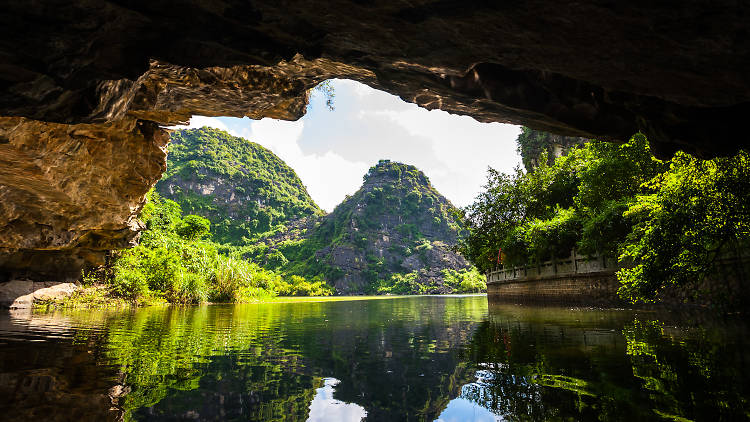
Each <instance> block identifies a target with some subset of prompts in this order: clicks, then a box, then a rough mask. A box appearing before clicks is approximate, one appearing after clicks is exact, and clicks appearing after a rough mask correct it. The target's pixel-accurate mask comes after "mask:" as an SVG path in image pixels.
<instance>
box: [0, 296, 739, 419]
mask: <svg viewBox="0 0 750 422" xmlns="http://www.w3.org/2000/svg"><path fill="white" fill-rule="evenodd" d="M670 318H672V319H670ZM747 333H748V330H747V326H746V325H744V324H742V323H736V322H732V321H721V322H720V323H718V324H717V323H715V322H712V320H710V319H707V320H704V321H698V322H695V323H693V322H686V320H685V319H682V318H679V317H676V318H675V317H672V316H670V315H657V314H654V313H637V312H633V311H618V310H612V311H607V310H594V309H560V308H540V307H516V306H502V307H491V308H490V312H489V316H488V315H487V302H486V299H485V298H484V297H474V298H471V297H469V298H445V297H416V298H406V299H382V300H368V301H351V302H331V303H298V304H271V305H246V306H204V307H187V308H179V307H170V308H147V309H140V310H137V311H133V312H91V311H88V312H78V313H75V312H74V313H70V312H66V313H63V314H53V315H30V316H27V317H25V318H24V319H15V320H8V319H7V318H2V317H0V342H4V344H2V347H0V412H2V413H0V414H3V415H18V416H19V418H20V419H24V418H27V419H28V418H32V417H38V415H45V416H49V417H48V418H47V419H50V418H56V419H57V420H70V419H78V418H79V417H89V418H90V419H89V420H104V419H106V418H107V416H110V417H111V418H110V419H112V418H118V417H119V418H125V419H128V418H132V419H135V420H143V419H149V420H174V419H188V418H190V419H198V420H305V419H307V418H308V417H311V418H313V419H314V418H315V417H317V416H320V415H321V414H328V416H330V414H331V413H333V412H335V414H336V415H338V416H340V417H343V415H349V416H352V417H354V418H356V417H357V416H361V415H362V414H363V413H364V412H366V413H367V420H370V421H380V420H433V419H435V418H438V417H440V418H441V419H442V420H444V421H451V420H472V418H478V420H479V419H480V418H481V420H492V419H494V418H505V419H510V420H548V419H554V420H622V419H628V420H663V418H665V417H666V418H671V419H679V418H687V419H697V420H704V419H716V420H740V419H748V415H749V414H750V405H748V400H747V399H746V397H750V394H748V393H749V392H750V384H749V382H748V380H749V379H750V377H748V376H749V375H750V367H748V365H747V362H750V359H748V351H750V348H748V347H747V345H746V343H747V338H748V336H747ZM34 339H36V340H44V341H43V342H30V341H28V340H34ZM19 340H21V341H19ZM110 407H112V408H113V409H114V411H113V412H109V409H110ZM52 409H54V411H53V410H52ZM326 411H327V412H328V413H326ZM50 415H51V416H50ZM83 420H85V418H84V419H83Z"/></svg>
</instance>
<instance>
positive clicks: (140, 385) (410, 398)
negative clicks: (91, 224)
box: [0, 297, 486, 420]
mask: <svg viewBox="0 0 750 422" xmlns="http://www.w3.org/2000/svg"><path fill="white" fill-rule="evenodd" d="M485 312H486V299H485V298H484V297H473V298H461V299H458V298H406V299H382V300H374V301H355V302H338V303H300V304H293V305H292V304H289V305H285V304H274V305H248V306H234V307H233V306H209V307H193V308H149V309H142V310H138V311H136V312H134V313H132V314H129V313H125V314H123V313H115V314H105V313H98V314H97V313H93V314H81V315H78V316H80V317H83V318H86V319H89V318H91V317H92V315H95V316H94V318H99V319H98V321H97V323H96V325H97V326H98V328H99V329H100V330H101V332H102V335H103V337H101V338H98V339H97V340H96V341H94V344H92V345H91V346H92V347H93V348H94V349H97V353H96V356H98V359H97V361H96V364H97V365H110V368H112V369H113V370H112V372H111V376H112V378H113V379H121V380H122V382H123V383H124V384H125V385H126V386H127V388H128V390H129V394H127V395H126V396H125V397H123V398H121V400H120V405H121V406H122V407H123V409H124V410H125V412H126V415H129V416H132V417H134V418H135V419H150V420H160V419H164V420H166V419H174V418H175V417H177V418H198V419H202V420H239V419H242V420H304V419H305V418H306V417H307V416H308V414H309V411H310V404H311V402H312V401H313V398H314V396H315V393H316V388H321V387H324V386H323V385H322V383H323V380H322V379H323V378H325V377H333V378H336V379H337V380H339V383H338V384H337V385H336V386H335V387H333V386H331V387H332V388H333V391H334V393H333V394H334V398H335V399H336V400H339V401H341V402H343V403H352V404H356V405H357V406H361V407H362V408H364V409H365V410H366V412H367V416H368V420H400V419H403V418H407V419H420V420H421V419H426V420H432V419H434V418H435V417H437V415H438V414H439V413H440V411H441V410H442V409H443V408H444V407H445V404H446V403H447V402H448V401H449V400H450V399H451V398H453V397H455V396H456V395H457V394H458V392H459V388H460V386H461V385H462V384H465V383H466V382H468V381H470V377H471V375H472V374H473V372H472V371H470V370H468V367H467V366H466V365H465V364H462V363H461V360H462V357H461V354H460V352H461V350H462V345H463V344H466V343H467V342H468V341H469V339H470V338H471V335H472V332H473V329H474V327H475V326H476V323H477V321H480V320H481V319H483V317H484V315H485ZM97 315H98V316H97ZM66 318H68V320H67V321H68V322H69V323H70V324H72V325H84V326H85V325H86V321H84V320H81V319H76V318H77V316H71V315H68V316H66ZM73 331H75V330H73ZM97 331H98V330H97ZM0 354H2V353H1V352H0ZM67 364H71V363H67ZM114 368H117V369H116V370H114Z"/></svg>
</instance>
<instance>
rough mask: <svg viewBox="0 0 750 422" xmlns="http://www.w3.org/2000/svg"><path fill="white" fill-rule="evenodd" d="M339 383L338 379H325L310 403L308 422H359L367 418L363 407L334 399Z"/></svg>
mask: <svg viewBox="0 0 750 422" xmlns="http://www.w3.org/2000/svg"><path fill="white" fill-rule="evenodd" d="M339 382H340V381H339V380H337V379H336V378H324V379H323V386H322V387H320V388H318V389H317V390H315V398H313V401H312V403H310V415H309V416H308V417H307V422H327V421H340V422H359V421H361V420H362V419H364V418H365V417H366V416H367V411H366V410H365V409H364V408H363V407H362V406H360V405H357V404H354V403H344V402H342V401H340V400H336V399H334V398H333V388H334V387H335V386H336V385H337V384H338V383H339Z"/></svg>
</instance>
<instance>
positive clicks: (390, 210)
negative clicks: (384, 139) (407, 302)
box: [256, 160, 470, 294]
mask: <svg viewBox="0 0 750 422" xmlns="http://www.w3.org/2000/svg"><path fill="white" fill-rule="evenodd" d="M454 211H455V208H454V207H453V205H452V204H451V203H450V202H449V201H448V200H447V199H445V197H444V196H442V195H440V193H438V192H437V191H436V190H435V188H433V187H432V185H430V182H429V180H428V179H427V177H426V176H425V175H424V174H423V173H422V172H421V171H419V170H417V169H416V168H415V167H413V166H410V165H405V164H400V163H394V162H390V161H387V160H383V161H380V162H379V163H378V164H377V165H376V166H374V167H372V168H371V169H370V171H369V172H368V174H367V175H366V176H365V178H364V183H363V184H362V187H361V188H360V189H359V190H358V191H357V192H356V193H354V194H353V195H351V196H349V197H347V198H346V199H345V200H344V202H342V203H341V204H339V205H338V206H337V207H336V209H334V210H333V212H332V213H330V214H328V215H326V216H325V217H322V218H320V219H318V220H317V221H314V220H310V219H308V220H305V221H304V222H302V223H301V224H298V225H296V226H294V225H293V226H292V227H291V228H290V230H289V231H287V232H286V233H282V234H279V235H277V236H276V237H275V238H272V239H268V244H269V246H270V247H271V250H277V251H279V252H281V253H282V254H283V255H284V256H285V258H286V259H288V260H289V261H290V266H289V267H287V268H286V269H287V270H291V271H292V272H294V271H295V269H296V270H297V271H299V272H304V273H306V275H314V274H311V273H310V272H311V271H316V269H317V270H318V271H320V270H321V269H322V271H320V272H322V273H323V274H324V276H325V278H326V279H327V280H328V282H329V283H331V284H332V285H334V287H335V288H336V291H337V292H339V293H344V294H361V293H375V292H376V291H377V290H376V289H377V286H378V285H381V284H382V285H388V284H389V283H392V280H391V275H393V274H402V275H403V274H409V273H412V274H414V276H416V279H415V282H416V283H418V284H420V285H422V286H425V293H451V292H452V291H453V287H451V286H448V285H447V284H445V280H444V277H443V274H442V272H441V271H442V270H444V269H452V270H463V269H468V268H470V264H469V263H468V262H467V261H466V260H465V259H464V257H463V256H461V255H459V254H458V253H456V252H454V251H453V250H452V247H453V246H454V245H455V244H456V241H457V239H458V236H459V234H460V232H461V227H460V226H459V224H458V223H457V221H456V219H455V218H454V216H453V212H454ZM298 242H302V244H301V245H300V244H299V243H298ZM256 259H257V258H256ZM295 267H297V268H295ZM315 275H316V274H315Z"/></svg>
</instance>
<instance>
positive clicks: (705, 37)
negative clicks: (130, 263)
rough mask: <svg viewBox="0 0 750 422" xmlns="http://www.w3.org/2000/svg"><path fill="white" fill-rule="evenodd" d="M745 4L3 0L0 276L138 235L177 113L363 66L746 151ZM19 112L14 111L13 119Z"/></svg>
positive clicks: (549, 118) (283, 103)
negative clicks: (143, 208) (167, 130)
mask: <svg viewBox="0 0 750 422" xmlns="http://www.w3.org/2000/svg"><path fill="white" fill-rule="evenodd" d="M748 13H750V11H749V10H748V6H747V5H745V4H744V3H742V2H731V1H713V2H707V1H702V0H686V1H683V2H680V3H679V4H674V3H665V2H652V3H643V2H641V3H638V4H637V5H635V4H632V3H617V2H614V3H613V2H610V1H602V0H586V1H581V2H576V3H574V4H561V3H560V2H552V1H549V0H532V1H528V2H523V3H508V2H478V3H477V2H469V3H467V2H459V1H436V0H416V1H411V2H395V1H380V2H375V3H372V2H357V1H345V0H332V1H326V2H318V1H315V2H313V1H309V0H303V1H295V2H279V1H269V0H257V1H245V0H216V1H206V0H187V1H184V2H180V3H179V4H177V3H174V2H163V1H154V0H135V1H129V2H120V1H100V0H78V1H45V2H28V1H26V0H9V1H6V2H4V5H3V13H2V14H0V40H2V42H0V164H2V167H0V278H2V277H8V274H12V273H13V274H15V273H18V272H27V273H28V272H34V271H43V272H49V273H60V274H62V273H65V274H68V275H69V274H74V273H76V271H78V270H79V269H80V267H81V266H83V265H85V264H86V263H94V262H97V261H100V260H101V256H102V251H103V250H104V249H107V248H120V247H125V246H127V245H128V244H130V243H131V242H132V241H134V240H135V239H136V236H137V234H136V233H137V228H138V222H137V220H136V219H135V215H136V214H137V211H138V210H139V208H140V206H141V205H142V201H143V194H144V193H145V192H146V191H147V190H148V189H149V188H150V187H151V186H152V185H153V184H154V183H155V181H156V180H157V179H158V178H159V175H160V173H161V171H163V168H164V167H163V166H164V158H163V146H164V145H163V144H164V142H166V141H165V140H166V135H165V133H164V132H163V131H162V130H161V129H160V128H159V126H160V125H168V124H174V123H177V122H184V121H186V120H187V119H188V117H189V116H190V115H191V114H203V115H210V116H217V115H226V116H250V117H253V118H261V117H274V118H281V119H297V118H299V117H300V116H302V114H303V113H304V110H305V104H306V100H307V93H308V90H309V88H311V87H313V86H314V85H315V84H316V83H318V82H320V81H322V80H324V79H327V78H332V77H343V78H351V79H356V80H359V81H362V82H364V83H366V84H368V85H370V86H373V87H375V88H378V89H383V90H386V91H388V92H391V93H394V94H397V95H399V96H400V97H401V98H403V99H405V100H406V101H411V102H414V103H416V104H419V105H420V106H423V107H426V108H429V109H435V108H439V109H442V110H445V111H449V112H451V113H458V114H465V115H470V116H473V117H474V118H476V119H477V120H479V121H483V122H512V123H520V124H526V125H527V126H530V127H532V128H535V129H540V130H546V131H551V132H555V133H559V134H561V135H570V136H583V137H598V138H603V139H608V140H614V141H621V140H625V139H627V138H629V137H630V136H631V135H632V134H633V133H634V132H636V131H638V130H641V131H643V132H645V133H646V135H647V136H648V137H649V140H650V141H651V142H652V150H653V151H654V152H655V153H656V154H658V155H660V156H668V155H669V154H671V153H673V152H674V151H675V150H677V149H684V150H688V151H691V152H694V153H697V154H702V155H715V154H724V153H730V152H733V151H736V150H737V148H740V147H747V146H748V145H750V141H748V140H747V138H746V137H742V136H737V134H742V133H745V132H746V128H745V127H744V126H745V118H746V116H747V115H748V114H749V112H750V83H749V82H750V43H748V42H747V39H748V32H749V30H748V20H747V16H748ZM1 116H4V117H1Z"/></svg>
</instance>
